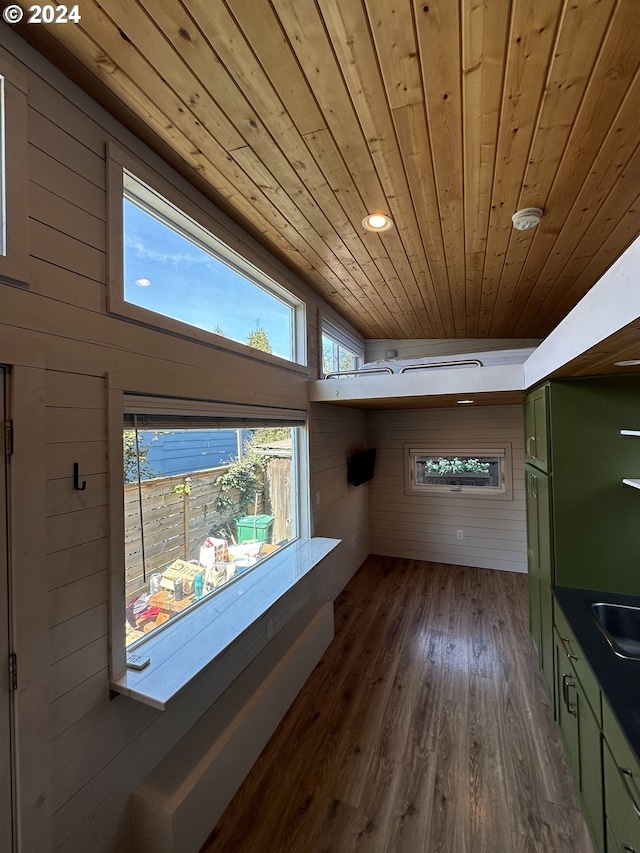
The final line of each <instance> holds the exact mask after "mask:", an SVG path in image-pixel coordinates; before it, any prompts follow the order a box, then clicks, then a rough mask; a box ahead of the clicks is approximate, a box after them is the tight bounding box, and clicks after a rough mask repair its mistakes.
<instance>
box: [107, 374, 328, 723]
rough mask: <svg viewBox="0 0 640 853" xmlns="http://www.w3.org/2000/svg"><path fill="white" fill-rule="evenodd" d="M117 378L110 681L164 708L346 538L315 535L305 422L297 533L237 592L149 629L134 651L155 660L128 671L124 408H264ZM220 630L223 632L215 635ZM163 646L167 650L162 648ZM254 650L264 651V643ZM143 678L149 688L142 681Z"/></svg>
mask: <svg viewBox="0 0 640 853" xmlns="http://www.w3.org/2000/svg"><path fill="white" fill-rule="evenodd" d="M113 380H114V377H110V378H109V390H108V423H109V437H108V446H109V574H110V581H109V620H110V624H109V630H110V642H109V649H110V683H111V687H112V689H113V690H114V691H115V692H120V693H125V694H127V695H129V696H131V697H133V698H136V699H139V700H140V701H142V702H145V703H147V704H150V705H152V706H153V707H156V708H164V707H165V704H166V702H168V701H169V700H170V699H171V698H172V697H173V696H174V695H176V694H177V693H178V692H180V690H182V689H183V688H184V687H185V686H186V684H188V683H189V682H190V681H191V680H192V679H194V678H195V677H196V676H197V675H199V673H200V672H201V671H202V670H203V669H204V668H205V667H206V666H208V665H209V664H210V663H211V662H212V661H213V660H214V659H215V658H216V657H218V656H219V655H220V654H222V652H223V651H225V649H226V648H228V646H229V645H230V644H231V643H233V642H234V641H235V640H237V639H239V638H240V637H241V636H243V635H244V634H246V633H247V632H251V631H252V630H253V626H254V625H255V624H256V623H257V622H258V621H260V620H261V619H263V618H264V615H265V613H266V612H267V611H268V610H269V608H271V607H274V606H276V604H277V602H278V601H279V600H280V598H281V597H282V596H284V595H285V594H286V593H287V592H288V591H289V590H292V589H294V588H295V587H296V585H297V584H298V583H299V582H300V581H301V580H302V579H303V578H304V577H305V576H306V575H307V574H308V572H309V571H310V570H311V569H312V568H314V567H315V566H316V565H317V563H318V562H320V561H321V560H322V559H323V558H324V557H325V556H326V555H327V554H328V553H329V552H330V551H331V550H333V548H335V547H336V546H337V544H338V541H339V540H328V539H312V538H310V525H311V506H310V498H309V489H308V487H307V484H308V482H309V443H308V430H304V429H303V430H301V433H300V440H299V441H298V453H297V459H296V462H295V464H296V467H297V472H298V483H299V484H300V488H299V489H298V490H297V501H298V538H297V539H296V540H294V541H293V542H291V543H290V544H289V545H288V546H286V547H284V548H282V549H280V550H279V551H276V552H274V554H272V555H270V556H269V557H267V558H265V559H264V560H262V561H261V563H260V565H261V566H262V570H261V571H256V572H247V573H246V574H244V575H242V576H241V579H240V580H239V581H236V582H234V583H233V584H230V585H229V586H230V588H231V589H233V590H235V591H234V592H233V593H232V594H227V593H226V592H225V591H224V590H221V591H220V592H219V593H217V594H216V595H214V596H211V597H208V599H207V600H205V601H203V602H202V603H200V604H198V605H197V607H194V608H193V612H189V614H188V615H186V616H184V617H183V618H180V619H176V620H175V622H174V623H173V624H169V623H167V624H166V625H163V626H162V627H161V629H159V630H157V631H155V632H153V633H152V634H150V635H149V637H148V639H145V640H141V641H138V642H137V643H136V648H135V653H136V654H140V655H145V656H146V655H148V656H149V657H151V658H152V663H151V665H150V666H149V667H147V668H146V669H145V670H144V671H143V673H134V672H133V671H131V670H127V668H126V655H127V649H126V641H125V619H126V616H125V604H126V597H125V583H124V574H123V567H124V563H125V556H124V539H125V531H124V514H123V511H122V496H123V493H124V474H123V464H122V427H123V417H124V412H125V411H127V410H130V409H131V408H132V407H133V408H136V409H137V410H140V409H141V406H144V407H146V408H147V409H148V411H150V412H152V413H160V412H162V413H169V414H170V413H172V412H176V411H178V410H179V411H180V413H181V414H183V415H184V414H193V415H198V414H200V415H202V414H205V413H208V414H211V415H215V416H219V417H224V416H229V415H230V414H231V413H232V412H235V414H239V413H240V412H242V414H243V415H246V416H249V417H250V416H251V415H254V416H257V414H258V409H257V408H256V407H243V406H241V405H240V404H238V405H234V404H220V403H207V402H205V401H202V400H188V399H181V400H178V399H176V398H167V397H162V398H160V397H153V396H146V395H140V394H136V393H134V392H131V393H128V392H126V391H125V390H124V389H121V388H117V387H114V386H115V384H116V382H114V381H113ZM245 409H246V411H245ZM276 411H277V413H278V414H279V415H280V416H282V417H290V416H291V417H293V416H294V415H297V416H300V415H301V412H299V411H297V410H296V411H295V412H293V411H289V410H273V412H274V413H275V412H276ZM261 412H262V414H263V415H264V414H265V413H266V412H265V409H264V408H263V409H262V410H261ZM239 591H241V592H242V593H243V595H242V602H243V605H242V607H243V608H244V609H242V612H241V613H239V618H238V628H237V630H235V631H234V630H232V631H229V626H228V623H227V622H226V620H224V617H222V618H223V621H225V624H224V626H222V627H223V629H222V627H221V629H220V630H219V631H216V627H215V621H216V618H217V617H220V614H221V613H224V614H225V616H226V615H227V614H228V613H229V609H230V608H233V601H234V600H236V599H237V600H239V599H240V597H239V596H238V592H239ZM238 607H240V605H238ZM247 608H248V609H247ZM291 615H293V613H291ZM285 621H286V620H285ZM283 624H284V623H283ZM211 626H213V627H211ZM205 635H206V637H207V642H206V643H205V644H204V648H205V650H206V651H205V653H204V654H198V655H197V656H194V655H193V653H192V652H191V651H190V648H191V644H192V642H193V641H194V639H195V638H196V637H198V638H199V639H198V644H200V643H201V642H202V638H203V637H204V636H205ZM215 637H218V639H217V640H216V641H215V642H213V640H214V638H215ZM158 638H160V639H158ZM178 638H179V639H178ZM160 649H161V650H162V651H159V650H160ZM256 649H257V646H256ZM255 653H256V654H257V653H258V652H257V650H256V651H255ZM154 658H155V659H154ZM143 683H144V685H145V687H144V688H143V687H141V686H140V685H141V684H143ZM132 685H137V686H135V687H133V686H132ZM168 685H170V687H169V686H168Z"/></svg>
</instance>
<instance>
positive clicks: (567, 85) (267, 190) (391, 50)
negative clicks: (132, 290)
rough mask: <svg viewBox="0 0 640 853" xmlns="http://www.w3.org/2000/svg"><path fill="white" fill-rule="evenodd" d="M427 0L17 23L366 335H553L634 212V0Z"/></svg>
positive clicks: (139, 2) (297, 0)
mask: <svg viewBox="0 0 640 853" xmlns="http://www.w3.org/2000/svg"><path fill="white" fill-rule="evenodd" d="M427 3H428V5H427ZM427 3H423V2H420V3H418V2H413V0H183V2H180V0H100V3H97V2H95V0H83V2H82V3H81V4H80V12H81V15H82V20H81V22H80V23H79V24H78V25H71V24H67V25H64V26H61V25H50V26H45V25H39V26H29V25H26V24H24V23H23V24H22V25H20V26H18V27H17V29H18V31H19V32H20V34H21V35H22V36H23V37H24V38H25V39H27V40H28V41H30V42H31V43H33V44H34V45H35V46H36V47H37V48H38V49H39V50H40V51H41V52H42V53H43V54H44V55H45V56H47V57H48V58H50V59H51V60H52V61H53V62H54V63H56V64H57V65H58V66H59V67H61V68H62V70H64V71H65V72H66V73H68V74H69V75H70V76H71V77H72V78H73V79H74V80H75V81H76V82H77V83H79V84H80V85H81V86H82V87H83V88H84V89H86V90H87V91H88V92H89V93H90V94H91V95H92V96H93V97H95V98H97V99H98V100H99V101H100V102H101V103H103V104H104V105H105V106H106V107H107V108H108V109H109V110H110V111H111V112H113V113H114V114H115V115H116V116H117V117H118V118H119V119H120V120H121V121H123V122H124V123H125V124H126V125H128V126H130V127H131V128H132V129H133V130H134V131H135V132H137V133H138V134H139V135H140V134H142V135H143V137H144V139H145V141H147V142H148V143H149V144H150V145H151V146H152V147H154V148H155V149H156V150H158V151H160V152H161V153H163V154H165V155H166V153H167V150H168V148H167V146H168V147H169V148H170V149H171V150H172V152H173V154H172V157H173V162H174V163H175V162H178V163H179V164H180V167H181V171H182V172H183V173H185V174H187V176H190V177H191V179H192V180H194V181H195V182H196V184H197V185H198V186H199V188H201V189H202V188H203V187H204V188H205V190H206V191H207V192H208V194H209V195H210V197H211V198H213V199H214V200H215V201H216V202H217V203H218V204H222V206H223V208H224V209H225V210H226V211H227V212H231V214H232V215H233V216H234V218H235V219H236V220H237V221H239V222H240V223H241V224H242V225H243V226H245V227H248V228H249V230H250V231H251V232H252V233H253V234H254V235H256V236H258V238H259V239H260V240H261V242H262V243H263V244H264V245H266V246H267V247H268V248H269V249H271V250H272V251H273V252H275V253H276V254H277V255H278V256H279V257H280V258H281V259H283V260H284V261H285V262H286V263H287V264H288V265H289V266H290V267H292V268H293V269H295V270H296V271H297V272H298V273H299V274H300V275H301V276H302V277H303V278H304V279H305V280H306V281H307V282H309V283H310V284H311V285H312V286H313V287H314V289H315V290H317V291H318V292H319V293H320V294H321V295H322V296H323V297H325V299H327V301H328V302H330V303H331V304H332V305H333V306H334V307H335V308H336V309H337V310H338V311H339V312H340V313H341V314H343V315H344V316H345V317H346V318H347V319H348V320H350V321H351V322H352V323H353V324H354V326H356V327H357V328H358V329H359V330H360V331H361V332H362V334H363V335H364V336H365V337H367V338H429V337H438V338H441V337H494V338H497V337H544V336H545V335H547V334H548V333H549V332H550V331H551V330H552V329H553V328H554V327H555V326H556V325H557V323H558V322H559V321H560V320H561V319H562V318H563V317H564V316H565V315H566V314H567V312H568V311H569V310H570V309H571V308H572V307H573V306H574V305H575V303H576V302H577V301H578V300H579V299H580V298H581V297H582V296H583V295H584V294H585V293H586V291H587V290H588V289H589V288H590V287H591V286H592V285H593V284H594V283H595V282H596V281H597V280H598V278H599V277H600V276H601V275H602V273H603V272H604V271H605V270H606V269H607V268H608V267H609V266H610V265H611V263H612V262H613V261H614V260H615V259H616V258H617V257H618V256H619V255H620V254H621V253H622V252H623V251H624V249H625V248H626V247H627V246H628V245H629V243H630V242H631V241H632V240H633V239H634V238H635V237H636V236H637V235H638V233H639V232H640V217H639V216H638V194H639V192H640V180H639V178H640V151H639V143H640V132H639V131H640V125H639V110H638V105H639V103H640V81H639V74H638V70H639V66H640V50H639V49H638V45H639V44H640V3H639V2H638V0H433V2H432V0H427ZM21 5H22V4H21ZM27 5H28V4H26V3H25V4H24V7H25V9H26V8H27ZM523 207H540V208H543V209H544V211H545V213H544V217H543V219H542V222H541V224H540V225H539V226H538V228H536V229H533V230H530V231H525V232H519V231H516V230H514V229H513V228H512V225H511V215H512V214H513V213H514V212H515V211H516V210H518V209H520V208H523ZM373 212H383V213H386V214H389V215H390V216H391V217H392V218H393V220H394V222H395V227H394V228H393V229H392V230H391V231H389V232H387V233H386V234H371V233H368V232H366V231H365V230H364V229H363V227H362V225H361V221H362V219H363V217H364V216H365V215H366V214H367V213H373Z"/></svg>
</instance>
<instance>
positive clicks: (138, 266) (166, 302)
mask: <svg viewBox="0 0 640 853" xmlns="http://www.w3.org/2000/svg"><path fill="white" fill-rule="evenodd" d="M124 222H125V228H124V298H125V299H126V301H127V302H131V303H133V304H134V305H139V306H141V307H142V308H148V309H149V310H151V311H156V312H158V313H160V314H164V315H165V316H168V317H173V318H174V319H176V320H182V322H184V323H189V324H190V325H192V326H197V327H198V328H199V329H206V330H208V331H210V332H212V331H213V330H214V328H215V327H216V326H220V328H221V329H222V332H223V334H224V335H225V336H226V337H228V338H232V339H233V340H235V341H241V342H242V343H246V342H247V337H248V335H249V333H250V332H251V331H253V330H254V329H256V328H257V327H262V328H263V329H264V330H265V331H266V333H267V335H268V337H269V342H270V344H271V347H272V349H273V352H274V353H276V354H277V355H281V356H283V357H285V358H290V357H291V352H290V343H289V322H290V321H289V317H290V309H289V308H288V307H287V306H285V305H284V304H283V303H282V302H280V301H279V300H278V299H276V298H275V297H273V296H271V295H270V294H268V293H266V292H265V291H263V290H261V289H260V288H258V287H256V285H254V284H251V283H250V282H248V281H246V280H245V279H244V278H243V277H242V276H240V275H238V273H236V272H234V271H233V270H232V269H230V268H229V267H227V266H225V265H224V264H223V263H221V262H220V261H218V260H216V258H214V257H212V256H211V255H209V254H208V253H207V252H205V251H204V249H201V248H200V247H199V246H196V245H194V244H193V243H191V242H190V241H189V240H187V239H186V238H185V237H183V236H181V235H180V234H178V233H177V232H175V231H173V230H172V229H171V228H169V227H168V226H167V225H164V224H163V223H162V222H160V221H158V220H157V219H155V218H154V217H153V216H150V215H149V214H148V213H145V212H144V211H143V210H141V209H140V208H139V207H137V205H135V204H133V203H132V202H130V201H129V200H127V199H125V201H124ZM139 280H147V281H150V282H151V284H150V285H149V286H148V287H140V286H139V285H137V284H136V281H139Z"/></svg>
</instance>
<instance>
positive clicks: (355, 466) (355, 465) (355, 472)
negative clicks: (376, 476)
mask: <svg viewBox="0 0 640 853" xmlns="http://www.w3.org/2000/svg"><path fill="white" fill-rule="evenodd" d="M375 464H376V450H375V447H373V448H370V449H369V450H359V451H357V452H356V453H350V454H349V457H348V459H347V480H348V482H349V483H351V485H352V486H360V485H362V483H368V482H369V480H371V479H373V471H374V468H375Z"/></svg>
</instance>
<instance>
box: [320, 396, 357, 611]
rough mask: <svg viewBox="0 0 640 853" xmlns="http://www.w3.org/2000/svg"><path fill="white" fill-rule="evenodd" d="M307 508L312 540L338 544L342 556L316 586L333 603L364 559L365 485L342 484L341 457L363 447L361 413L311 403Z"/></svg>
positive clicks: (344, 474) (344, 476) (343, 464)
mask: <svg viewBox="0 0 640 853" xmlns="http://www.w3.org/2000/svg"><path fill="white" fill-rule="evenodd" d="M310 425H311V428H310V439H311V471H310V487H311V505H312V508H313V517H314V521H315V530H314V533H315V535H316V536H329V537H333V538H336V539H342V544H341V545H340V548H341V549H342V552H343V555H344V556H346V559H345V561H344V568H343V571H341V572H340V574H339V575H335V576H329V575H325V576H323V579H322V580H321V581H319V583H321V584H322V588H323V589H322V591H323V595H324V596H325V598H326V599H327V600H329V601H331V600H333V599H334V598H335V597H336V595H337V594H338V592H339V591H340V589H342V587H343V586H344V585H345V584H346V583H347V581H348V580H349V578H350V577H351V575H352V574H353V572H352V569H351V566H352V564H353V562H354V561H355V563H356V565H358V566H359V565H360V564H361V563H362V562H363V560H364V559H365V558H366V557H367V556H368V554H369V540H368V536H367V535H366V531H367V530H368V510H369V507H368V496H369V491H368V486H357V487H354V486H350V485H349V484H348V483H347V455H348V454H349V453H350V452H351V451H354V450H364V449H365V447H367V446H368V445H367V419H366V413H365V412H363V411H358V410H355V409H348V408H343V407H341V406H329V405H327V404H326V403H315V404H312V406H311V413H310Z"/></svg>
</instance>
